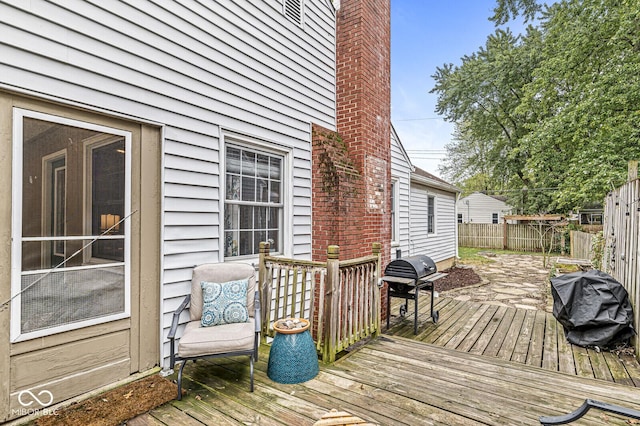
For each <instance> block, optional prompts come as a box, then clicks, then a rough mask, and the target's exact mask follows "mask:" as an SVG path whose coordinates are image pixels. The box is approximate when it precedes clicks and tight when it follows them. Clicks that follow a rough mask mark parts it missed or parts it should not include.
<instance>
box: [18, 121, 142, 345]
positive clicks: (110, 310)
mask: <svg viewBox="0 0 640 426" xmlns="http://www.w3.org/2000/svg"><path fill="white" fill-rule="evenodd" d="M130 146H131V134H130V133H129V132H125V131H122V130H119V129H112V128H108V127H104V126H99V125H95V124H92V123H86V122H81V121H77V120H71V119H67V118H62V117H57V116H52V115H49V114H43V113H39V112H34V111H28V110H22V109H14V142H13V165H14V167H13V182H14V183H13V185H14V188H13V203H12V209H13V231H12V233H13V242H12V271H13V273H12V286H11V300H12V310H11V311H12V317H11V340H12V341H20V340H27V339H30V338H35V337H40V336H44V335H48V334H53V333H57V332H62V331H67V330H71V329H75V328H80V327H84V326H88V325H94V324H99V323H102V322H107V321H112V320H115V319H120V318H126V317H128V316H129V315H130V301H129V293H130V283H129V267H130V265H129V244H130V243H129V238H130V232H129V229H130V227H129V224H128V221H126V220H124V219H125V217H126V214H127V212H128V211H129V210H130V159H129V155H128V154H127V153H128V152H130Z"/></svg>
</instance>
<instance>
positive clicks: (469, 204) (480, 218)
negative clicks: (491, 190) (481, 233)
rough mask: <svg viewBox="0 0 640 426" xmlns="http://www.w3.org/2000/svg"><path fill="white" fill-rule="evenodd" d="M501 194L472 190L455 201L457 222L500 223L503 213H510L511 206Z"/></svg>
mask: <svg viewBox="0 0 640 426" xmlns="http://www.w3.org/2000/svg"><path fill="white" fill-rule="evenodd" d="M505 201H506V198H504V197H501V196H493V195H486V194H483V193H482V192H474V193H473V194H471V195H468V196H466V197H463V198H460V199H459V200H458V203H457V210H458V212H457V220H458V223H502V218H503V216H505V215H509V214H511V210H512V207H511V206H510V205H508V204H507V203H506V202H505Z"/></svg>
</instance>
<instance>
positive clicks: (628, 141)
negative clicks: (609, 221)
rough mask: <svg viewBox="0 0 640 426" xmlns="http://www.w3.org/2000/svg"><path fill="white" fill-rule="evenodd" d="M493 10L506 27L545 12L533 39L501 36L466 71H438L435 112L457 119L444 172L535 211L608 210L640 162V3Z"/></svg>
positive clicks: (468, 61) (589, 1) (593, 1)
mask: <svg viewBox="0 0 640 426" xmlns="http://www.w3.org/2000/svg"><path fill="white" fill-rule="evenodd" d="M495 13H496V14H495V15H494V16H493V17H492V19H493V20H494V21H495V22H496V24H499V23H502V22H505V21H506V20H508V19H511V18H513V17H514V16H518V15H520V16H525V17H527V18H532V17H533V16H536V15H535V14H536V13H539V15H537V16H536V19H537V21H536V22H537V26H536V27H534V26H532V25H530V26H529V27H528V28H527V31H526V33H525V34H524V35H522V36H514V35H513V34H511V33H510V32H509V31H508V30H500V29H498V30H496V32H495V33H494V34H492V35H490V36H489V37H488V39H487V42H486V45H485V46H483V47H482V48H481V49H479V51H478V52H475V53H473V54H470V55H467V56H464V57H463V58H462V59H461V64H460V65H458V66H454V65H453V64H445V65H443V66H442V67H439V68H437V70H436V73H435V75H434V78H435V81H436V84H435V87H434V89H433V90H432V92H434V93H437V94H438V104H437V106H436V112H438V113H440V114H441V115H443V116H444V117H445V118H446V119H447V120H450V121H452V122H454V123H456V134H455V139H454V141H453V142H451V143H450V144H449V145H448V146H447V151H448V154H449V159H448V161H447V162H446V163H445V165H444V166H443V167H442V168H441V171H442V172H443V174H444V175H445V176H447V177H449V178H450V179H452V180H453V181H454V182H456V183H457V184H459V185H460V184H461V183H463V182H467V181H468V182H470V183H474V184H477V183H478V182H483V183H490V184H491V185H495V187H494V188H493V189H499V190H504V191H506V192H505V193H506V194H507V195H510V196H509V198H510V199H509V201H510V202H511V203H512V204H513V205H514V206H518V207H519V209H520V210H521V211H523V212H525V213H538V212H549V213H551V212H566V211H567V210H570V209H576V208H580V207H583V206H584V205H586V204H589V203H593V202H602V199H603V198H604V196H605V195H606V193H607V192H608V191H609V190H610V189H611V188H612V187H615V186H618V185H619V184H621V183H622V182H623V181H624V179H625V174H626V169H627V162H628V161H629V160H632V159H638V158H640V3H639V1H638V0H561V1H558V2H556V3H554V4H552V5H551V6H549V7H545V9H544V10H543V11H542V10H541V9H540V7H539V6H537V5H536V4H535V2H534V1H525V0H522V1H521V0H500V1H498V5H497V7H496V10H495ZM480 154H481V155H480ZM460 169H462V170H460Z"/></svg>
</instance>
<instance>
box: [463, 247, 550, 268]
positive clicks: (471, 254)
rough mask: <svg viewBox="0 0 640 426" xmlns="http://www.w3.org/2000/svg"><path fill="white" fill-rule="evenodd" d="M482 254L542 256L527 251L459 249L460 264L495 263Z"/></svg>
mask: <svg viewBox="0 0 640 426" xmlns="http://www.w3.org/2000/svg"><path fill="white" fill-rule="evenodd" d="M480 252H491V253H495V254H530V255H534V256H542V253H532V252H525V251H513V250H497V249H486V248H472V247H458V257H459V258H460V260H459V261H460V263H464V264H465V265H481V264H487V263H493V260H491V258H489V257H485V256H480V255H479V254H478V253H480Z"/></svg>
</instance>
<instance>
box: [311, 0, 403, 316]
mask: <svg viewBox="0 0 640 426" xmlns="http://www.w3.org/2000/svg"><path fill="white" fill-rule="evenodd" d="M336 84H337V87H336V105H337V130H338V134H339V135H340V138H338V139H336V138H335V136H329V137H327V136H328V135H329V132H327V131H326V130H325V129H321V128H320V127H317V126H314V142H313V152H312V167H313V175H312V179H313V194H314V196H313V231H312V232H313V258H314V260H325V259H326V249H327V246H328V245H330V244H337V245H339V246H340V258H341V259H350V258H354V257H360V256H363V255H367V254H370V253H371V247H372V244H373V243H374V242H380V243H382V256H383V257H382V265H383V268H384V266H385V265H386V264H387V263H388V261H389V258H390V256H389V252H390V247H389V244H390V241H391V223H390V220H391V217H390V209H391V204H390V196H389V194H390V189H391V136H390V128H391V111H390V108H391V94H390V0H342V1H341V2H340V9H339V10H338V14H337V41H336ZM321 160H324V163H322V161H321ZM321 163H322V164H321ZM332 167H335V168H333V169H332ZM327 182H329V184H330V185H329V186H327ZM384 300H386V299H385V298H383V301H384ZM385 315H386V309H385V308H384V307H383V317H385Z"/></svg>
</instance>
